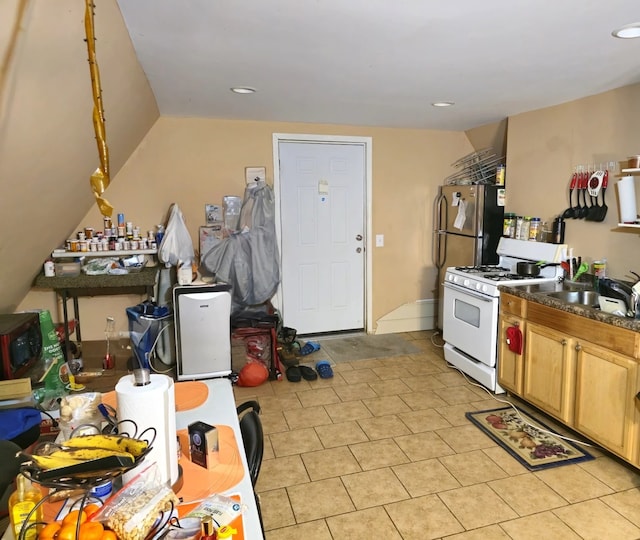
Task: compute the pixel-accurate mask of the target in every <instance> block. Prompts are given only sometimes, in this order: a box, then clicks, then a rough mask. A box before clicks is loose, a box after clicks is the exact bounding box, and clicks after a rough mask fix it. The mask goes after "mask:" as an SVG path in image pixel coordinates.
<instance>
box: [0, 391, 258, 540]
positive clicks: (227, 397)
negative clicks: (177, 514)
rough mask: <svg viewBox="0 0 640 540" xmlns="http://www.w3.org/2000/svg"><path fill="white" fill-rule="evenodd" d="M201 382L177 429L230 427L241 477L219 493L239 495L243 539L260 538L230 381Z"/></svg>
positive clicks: (7, 539)
mask: <svg viewBox="0 0 640 540" xmlns="http://www.w3.org/2000/svg"><path fill="white" fill-rule="evenodd" d="M202 382H203V383H204V384H206V385H207V387H208V389H209V395H208V396H207V400H206V401H205V402H204V403H203V404H202V405H200V406H199V407H196V408H195V409H191V410H188V411H182V412H178V413H177V414H176V429H186V428H187V427H188V426H189V424H190V423H191V422H196V421H198V420H200V421H202V422H206V423H207V424H212V425H216V424H218V425H227V426H230V427H231V428H232V429H233V433H234V434H235V437H236V441H237V442H238V445H239V446H240V448H239V454H240V456H241V457H242V467H243V468H244V476H243V477H242V480H241V481H240V483H238V484H237V485H235V486H233V487H232V488H230V489H229V490H227V491H225V492H224V493H222V495H233V494H239V495H240V497H241V499H242V502H243V503H244V504H245V510H244V512H243V514H242V520H243V525H244V537H245V540H263V538H264V537H263V535H262V529H261V527H260V518H259V517H258V509H257V508H256V505H255V502H254V501H255V498H254V495H253V486H252V485H251V476H250V474H249V468H248V466H247V458H246V456H245V454H244V446H243V444H242V435H241V433H240V423H239V421H238V414H237V412H236V404H235V400H234V397H233V387H232V386H231V381H229V379H209V380H205V381H202ZM2 540H14V539H13V533H12V532H11V527H8V528H7V530H6V531H5V533H4V535H3V536H2Z"/></svg>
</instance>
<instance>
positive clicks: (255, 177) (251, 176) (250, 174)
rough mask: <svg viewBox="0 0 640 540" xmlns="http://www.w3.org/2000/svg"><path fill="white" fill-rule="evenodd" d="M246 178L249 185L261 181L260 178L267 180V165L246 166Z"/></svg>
mask: <svg viewBox="0 0 640 540" xmlns="http://www.w3.org/2000/svg"><path fill="white" fill-rule="evenodd" d="M244 178H245V181H246V183H247V185H249V184H253V183H254V182H259V181H260V180H262V181H263V182H265V181H266V179H267V169H266V168H265V167H245V169H244Z"/></svg>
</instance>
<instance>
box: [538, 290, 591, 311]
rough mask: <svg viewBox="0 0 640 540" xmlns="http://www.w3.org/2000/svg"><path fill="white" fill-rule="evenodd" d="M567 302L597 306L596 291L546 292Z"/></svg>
mask: <svg viewBox="0 0 640 540" xmlns="http://www.w3.org/2000/svg"><path fill="white" fill-rule="evenodd" d="M547 296H550V297H552V298H557V299H558V300H561V301H562V302H566V303H567V304H580V305H583V306H590V307H595V306H598V297H599V295H598V293H597V292H596V291H558V292H552V293H549V294H547Z"/></svg>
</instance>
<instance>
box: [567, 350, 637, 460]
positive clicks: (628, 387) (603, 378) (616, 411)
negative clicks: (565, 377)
mask: <svg viewBox="0 0 640 540" xmlns="http://www.w3.org/2000/svg"><path fill="white" fill-rule="evenodd" d="M576 350H577V359H576V361H577V369H576V410H575V427H576V429H578V430H579V431H581V432H582V433H584V434H585V435H586V436H588V437H589V438H591V439H593V440H595V441H597V442H598V443H600V444H602V445H603V446H604V447H606V448H608V449H609V450H611V451H612V452H615V453H616V454H618V455H619V456H621V457H623V458H624V459H627V460H630V461H632V462H633V463H635V464H636V465H638V456H637V447H638V435H639V433H638V409H637V407H636V393H637V392H638V391H639V390H640V384H639V381H638V364H637V361H636V360H634V359H633V358H629V357H627V356H622V355H620V354H616V353H613V352H611V351H609V350H607V349H604V348H602V347H598V346H597V345H593V344H591V343H589V342H577V343H576Z"/></svg>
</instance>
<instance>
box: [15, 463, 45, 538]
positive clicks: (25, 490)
mask: <svg viewBox="0 0 640 540" xmlns="http://www.w3.org/2000/svg"><path fill="white" fill-rule="evenodd" d="M16 485H17V487H16V490H15V491H14V492H13V493H12V494H11V496H10V497H9V518H10V520H11V530H12V531H13V537H14V538H20V530H21V529H22V526H23V524H24V523H25V522H26V521H27V519H28V522H29V524H30V525H31V524H35V523H37V522H39V523H43V522H44V514H43V507H42V505H40V506H38V508H37V509H36V510H35V511H34V512H32V511H33V510H34V508H36V505H37V504H38V503H39V502H40V500H41V499H42V493H41V491H40V490H39V489H38V488H37V487H35V486H34V485H33V484H32V483H31V480H29V479H28V478H27V477H26V476H24V475H22V474H19V475H18V477H17V478H16ZM29 514H31V515H29ZM30 525H29V526H28V527H29V528H28V529H27V530H26V534H25V535H24V537H23V538H24V539H25V540H35V538H36V537H37V536H38V530H39V528H38V527H36V526H35V525H33V526H30Z"/></svg>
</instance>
